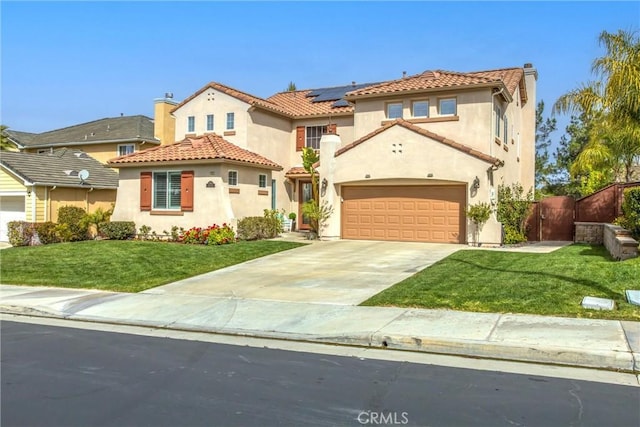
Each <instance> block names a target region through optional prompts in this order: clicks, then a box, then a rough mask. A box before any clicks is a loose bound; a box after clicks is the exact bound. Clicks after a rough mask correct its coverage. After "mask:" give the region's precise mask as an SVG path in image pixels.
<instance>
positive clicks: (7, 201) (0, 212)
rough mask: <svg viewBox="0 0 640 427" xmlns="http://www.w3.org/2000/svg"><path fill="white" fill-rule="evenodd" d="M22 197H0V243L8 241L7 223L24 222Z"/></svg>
mask: <svg viewBox="0 0 640 427" xmlns="http://www.w3.org/2000/svg"><path fill="white" fill-rule="evenodd" d="M25 219H26V216H25V212H24V196H1V197H0V242H8V241H9V229H8V225H7V224H8V223H9V222H11V221H24V220H25Z"/></svg>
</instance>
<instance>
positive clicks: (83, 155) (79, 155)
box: [73, 151, 89, 159]
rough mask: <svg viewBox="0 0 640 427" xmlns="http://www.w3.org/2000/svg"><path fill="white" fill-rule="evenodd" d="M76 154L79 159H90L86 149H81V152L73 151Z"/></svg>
mask: <svg viewBox="0 0 640 427" xmlns="http://www.w3.org/2000/svg"><path fill="white" fill-rule="evenodd" d="M73 154H75V156H76V157H77V158H79V159H88V158H89V155H88V154H87V153H85V152H84V151H81V152H79V153H73Z"/></svg>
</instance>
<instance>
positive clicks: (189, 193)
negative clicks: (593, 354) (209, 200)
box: [180, 171, 193, 212]
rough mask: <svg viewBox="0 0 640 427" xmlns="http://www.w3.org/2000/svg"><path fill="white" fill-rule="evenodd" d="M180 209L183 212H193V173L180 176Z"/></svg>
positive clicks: (189, 172)
mask: <svg viewBox="0 0 640 427" xmlns="http://www.w3.org/2000/svg"><path fill="white" fill-rule="evenodd" d="M180 207H181V208H182V210H183V211H189V212H191V211H193V171H182V173H181V174H180Z"/></svg>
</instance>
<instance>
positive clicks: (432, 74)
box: [422, 70, 440, 80]
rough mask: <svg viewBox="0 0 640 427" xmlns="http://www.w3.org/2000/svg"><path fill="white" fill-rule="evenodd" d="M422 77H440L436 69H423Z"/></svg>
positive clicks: (431, 78)
mask: <svg viewBox="0 0 640 427" xmlns="http://www.w3.org/2000/svg"><path fill="white" fill-rule="evenodd" d="M422 77H424V78H425V79H429V80H433V79H437V78H438V77H440V73H438V72H437V71H431V70H429V71H425V72H424V73H422Z"/></svg>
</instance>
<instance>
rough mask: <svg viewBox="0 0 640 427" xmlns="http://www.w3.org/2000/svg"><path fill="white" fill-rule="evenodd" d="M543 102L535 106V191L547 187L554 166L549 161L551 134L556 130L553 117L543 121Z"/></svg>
mask: <svg viewBox="0 0 640 427" xmlns="http://www.w3.org/2000/svg"><path fill="white" fill-rule="evenodd" d="M543 115H544V101H540V102H538V105H537V106H536V189H538V190H540V189H541V188H543V187H547V186H548V185H549V182H550V179H551V175H552V174H553V173H554V167H553V166H554V165H553V163H552V162H551V161H550V159H549V147H550V146H551V133H552V132H554V131H555V130H556V127H557V123H556V119H555V117H547V118H546V119H544V117H543Z"/></svg>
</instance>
